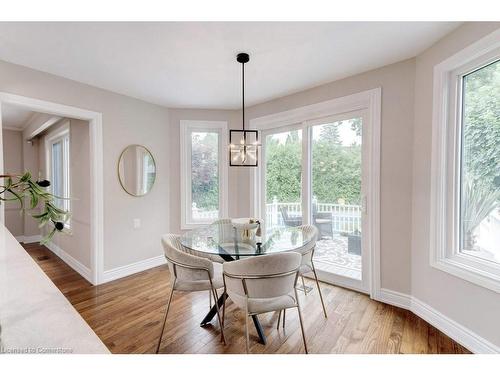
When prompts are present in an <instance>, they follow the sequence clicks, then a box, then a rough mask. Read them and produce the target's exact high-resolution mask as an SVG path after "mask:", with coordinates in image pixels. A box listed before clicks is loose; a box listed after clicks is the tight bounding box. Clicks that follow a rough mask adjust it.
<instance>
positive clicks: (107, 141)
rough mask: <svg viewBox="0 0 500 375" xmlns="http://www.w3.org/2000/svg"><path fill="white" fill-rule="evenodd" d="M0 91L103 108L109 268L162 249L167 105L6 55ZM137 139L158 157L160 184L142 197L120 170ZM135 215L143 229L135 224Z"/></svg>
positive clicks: (165, 219) (166, 215) (0, 63)
mask: <svg viewBox="0 0 500 375" xmlns="http://www.w3.org/2000/svg"><path fill="white" fill-rule="evenodd" d="M0 91H5V92H9V93H13V94H18V95H23V96H28V97H31V98H36V99H41V100H47V101H51V102H56V103H61V104H66V105H70V106H75V107H79V108H84V109H88V110H92V111H96V112H100V113H102V115H103V143H104V163H103V169H104V176H103V179H104V181H103V182H104V269H105V270H109V269H112V268H115V267H118V266H124V265H128V264H131V263H134V262H137V261H140V260H144V259H147V258H151V257H154V256H158V255H161V254H162V253H163V251H162V248H161V244H160V240H159V239H160V236H161V235H162V234H164V233H165V232H167V231H168V230H169V206H168V201H169V199H168V196H169V194H170V186H169V183H170V181H171V178H170V177H169V160H170V159H169V158H170V153H169V147H168V144H169V141H168V140H169V131H168V128H169V122H168V109H166V108H164V107H160V106H157V105H153V104H149V103H146V102H143V101H140V100H136V99H133V98H130V97H126V96H123V95H119V94H115V93H112V92H109V91H106V90H101V89H98V88H95V87H91V86H88V85H84V84H81V83H78V82H75V81H71V80H68V79H65V78H61V77H57V76H54V75H51V74H47V73H43V72H39V71H36V70H33V69H29V68H25V67H22V66H19V65H14V64H10V63H7V62H3V61H0ZM132 143H138V144H143V145H144V146H146V147H147V148H148V149H149V150H151V152H152V153H153V156H154V157H155V160H156V161H157V170H158V175H157V179H156V183H155V186H154V187H153V189H152V191H151V193H150V194H148V195H147V196H145V197H141V198H136V197H132V196H130V195H128V194H127V193H125V192H124V191H123V190H122V188H121V186H120V184H119V182H118V177H117V172H116V171H117V163H118V157H119V155H120V153H121V151H122V150H123V149H124V148H125V147H126V146H127V145H128V144H132ZM28 151H29V152H31V151H30V150H27V151H26V152H28ZM134 218H139V219H141V221H142V227H141V228H140V229H133V219H134Z"/></svg>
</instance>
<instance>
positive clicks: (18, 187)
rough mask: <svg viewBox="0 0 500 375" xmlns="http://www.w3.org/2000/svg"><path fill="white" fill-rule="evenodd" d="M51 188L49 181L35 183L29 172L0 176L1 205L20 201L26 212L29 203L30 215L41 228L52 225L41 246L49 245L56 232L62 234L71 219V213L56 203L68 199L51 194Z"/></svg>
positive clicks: (21, 207)
mask: <svg viewBox="0 0 500 375" xmlns="http://www.w3.org/2000/svg"><path fill="white" fill-rule="evenodd" d="M49 186H50V182H49V181H47V180H37V181H34V180H33V179H32V177H31V173H29V172H25V173H24V174H23V175H12V174H4V175H0V203H1V202H7V201H18V202H19V205H20V210H21V211H26V204H25V201H28V202H29V205H28V209H29V210H30V211H31V212H30V215H31V216H32V217H33V218H34V219H35V220H37V221H38V224H39V227H40V228H42V227H45V226H46V225H47V224H49V223H50V224H52V229H51V230H50V231H49V233H48V234H47V235H45V236H44V237H43V238H42V240H41V241H40V243H41V244H46V243H48V242H49V241H50V240H51V239H52V237H54V234H55V233H56V232H61V231H62V230H63V229H64V226H65V223H66V222H67V221H68V219H69V212H67V211H64V210H61V209H60V208H58V207H57V206H56V205H55V203H54V201H55V199H68V198H63V197H56V196H55V195H53V194H51V193H50V192H48V191H47V189H46V188H47V187H49Z"/></svg>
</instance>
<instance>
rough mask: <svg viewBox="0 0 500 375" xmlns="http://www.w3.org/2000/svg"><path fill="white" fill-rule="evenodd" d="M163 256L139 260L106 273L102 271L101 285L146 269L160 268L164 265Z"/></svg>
mask: <svg viewBox="0 0 500 375" xmlns="http://www.w3.org/2000/svg"><path fill="white" fill-rule="evenodd" d="M165 263H166V260H165V256H164V255H158V256H156V257H153V258H149V259H144V260H140V261H138V262H135V263H132V264H128V265H126V266H121V267H116V268H113V269H110V270H107V271H104V274H103V280H102V282H103V283H107V282H109V281H113V280H116V279H121V278H122V277H125V276H130V275H132V274H134V273H137V272H141V271H145V270H147V269H150V268H153V267H157V266H161V265H162V264H165Z"/></svg>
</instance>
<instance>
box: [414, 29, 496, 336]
mask: <svg viewBox="0 0 500 375" xmlns="http://www.w3.org/2000/svg"><path fill="white" fill-rule="evenodd" d="M498 28H500V23H467V24H465V25H464V26H461V27H460V28H458V29H457V30H456V31H454V32H452V33H451V34H449V35H448V36H446V37H445V38H443V39H442V40H441V41H439V42H438V43H437V44H435V45H434V46H432V47H431V48H429V49H428V50H427V51H425V52H424V53H422V54H421V55H420V56H418V57H417V60H416V80H415V81H416V85H415V127H414V133H413V148H414V157H413V204H412V211H413V218H412V222H413V225H412V233H413V236H412V258H411V265H412V280H411V281H412V294H413V296H415V297H416V298H418V299H420V300H422V301H423V302H425V303H427V304H429V305H430V306H432V307H434V308H435V309H436V310H438V311H440V312H441V313H443V314H444V315H446V316H447V317H449V318H451V319H453V320H455V321H457V322H459V323H460V324H462V325H464V326H465V327H467V328H469V329H471V330H472V331H474V332H476V333H478V334H479V335H481V336H482V337H484V338H486V339H489V340H490V341H491V342H493V343H494V344H496V345H500V328H499V327H500V325H499V323H498V317H499V316H500V297H499V295H498V294H497V293H495V292H493V291H490V290H487V289H485V288H482V287H479V286H476V285H474V284H472V283H470V282H467V281H464V280H462V279H460V278H457V277H455V276H452V275H450V274H448V273H446V272H443V271H440V270H437V269H435V268H432V267H431V266H430V260H429V243H430V237H429V229H430V228H429V210H430V186H431V150H432V147H431V145H432V139H431V138H432V96H433V95H432V86H433V68H434V66H435V65H436V64H438V63H439V62H441V61H443V60H445V59H446V58H448V57H449V56H451V55H453V54H454V53H456V52H458V51H459V50H461V49H463V48H465V47H466V46H468V45H470V44H472V43H473V42H475V41H477V40H479V39H480V38H481V37H483V36H485V35H487V34H489V33H491V32H493V31H495V30H496V29H498Z"/></svg>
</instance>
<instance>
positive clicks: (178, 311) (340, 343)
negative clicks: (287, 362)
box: [24, 244, 469, 354]
mask: <svg viewBox="0 0 500 375" xmlns="http://www.w3.org/2000/svg"><path fill="white" fill-rule="evenodd" d="M24 247H25V249H26V250H27V252H28V253H29V254H30V255H31V257H32V258H33V259H34V260H35V261H36V262H37V263H38V264H39V265H40V267H41V268H42V270H43V271H44V272H45V273H46V274H47V276H48V277H49V278H50V279H51V280H52V281H53V282H54V284H55V285H56V286H57V287H58V288H59V289H60V290H61V292H62V293H64V295H65V296H66V298H68V300H69V301H70V302H71V304H72V305H73V306H74V307H75V309H76V310H77V311H78V312H79V313H80V314H81V316H82V317H83V318H84V319H85V320H86V321H87V323H88V324H89V325H90V327H92V329H93V330H94V331H95V332H96V334H97V335H98V336H99V337H100V338H101V340H102V341H103V342H104V344H106V346H107V347H108V348H109V350H110V351H111V352H113V353H154V351H155V349H156V345H157V342H158V341H157V340H158V337H159V334H160V330H161V324H162V322H163V317H164V313H165V304H166V300H167V295H168V292H169V290H170V289H169V273H168V269H167V267H166V266H160V267H156V268H153V269H150V270H147V271H144V272H141V273H138V274H135V275H132V276H129V277H126V278H123V279H120V280H116V281H113V282H110V283H107V284H103V285H99V286H96V287H95V286H92V285H91V284H90V283H88V282H87V281H86V280H85V279H84V278H83V277H81V276H80V275H79V274H78V273H76V272H75V271H74V270H73V269H71V268H70V267H69V266H68V265H66V264H65V263H64V262H63V261H62V260H61V259H59V258H58V257H57V256H56V255H54V254H53V253H52V252H50V250H48V249H47V248H45V247H44V246H41V245H38V244H27V245H24ZM309 285H311V286H312V285H313V283H312V282H311V281H309ZM322 291H323V296H324V298H325V304H326V307H327V312H328V319H325V318H324V317H323V313H322V309H321V305H320V302H319V298H318V295H317V291H316V290H313V291H312V292H311V293H308V295H307V296H305V295H304V294H303V293H300V295H301V296H302V297H301V304H302V311H303V316H304V324H305V331H306V338H307V342H308V346H309V353H461V354H465V353H469V352H468V351H467V349H465V348H463V347H462V346H461V345H459V344H457V343H456V342H454V341H453V340H451V339H450V338H449V337H448V336H446V335H444V334H443V333H441V332H440V331H438V330H437V329H436V328H434V327H432V326H431V325H429V324H427V323H426V322H425V321H424V320H422V319H420V318H419V317H417V316H416V315H414V314H413V313H411V312H409V311H406V310H403V309H400V308H397V307H393V306H390V305H386V304H384V303H380V302H376V301H373V300H371V299H370V298H369V297H368V296H366V295H364V294H360V293H357V292H353V291H350V290H347V289H343V288H339V287H335V286H331V285H328V284H322ZM208 306H209V302H208V292H198V293H189V294H186V293H182V292H176V293H175V294H174V300H173V304H172V306H171V307H170V312H169V316H168V320H167V324H166V327H165V333H164V335H163V340H162V345H161V349H160V352H161V353H244V352H245V337H244V318H243V312H242V311H241V310H239V309H237V308H235V306H234V304H232V303H229V304H228V305H227V308H226V323H225V331H224V332H225V335H226V340H227V345H226V346H224V345H223V344H222V343H220V336H219V326H218V324H217V323H215V322H216V319H214V321H213V324H214V325H213V326H212V325H208V326H207V327H200V325H199V323H200V321H201V320H202V318H203V317H204V315H205V314H206V312H207V311H208ZM277 319H278V314H277V313H269V314H263V315H260V321H261V323H262V326H263V327H264V330H265V333H266V335H267V339H268V343H267V345H265V346H264V345H261V344H259V343H258V342H257V336H256V332H255V329H254V328H253V327H251V328H250V341H251V347H250V350H251V352H252V353H303V351H304V349H303V346H302V339H301V335H300V328H299V325H298V318H297V314H296V312H295V311H293V310H291V311H289V312H287V314H286V319H287V321H286V330H285V331H283V330H282V329H281V328H280V330H277V329H276V323H277Z"/></svg>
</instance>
